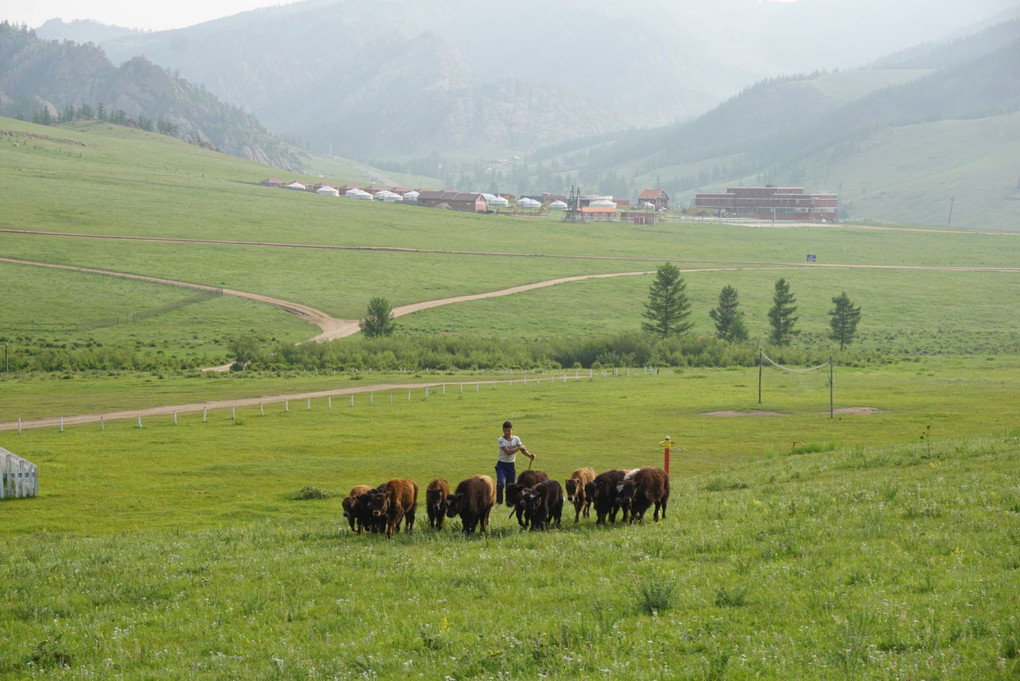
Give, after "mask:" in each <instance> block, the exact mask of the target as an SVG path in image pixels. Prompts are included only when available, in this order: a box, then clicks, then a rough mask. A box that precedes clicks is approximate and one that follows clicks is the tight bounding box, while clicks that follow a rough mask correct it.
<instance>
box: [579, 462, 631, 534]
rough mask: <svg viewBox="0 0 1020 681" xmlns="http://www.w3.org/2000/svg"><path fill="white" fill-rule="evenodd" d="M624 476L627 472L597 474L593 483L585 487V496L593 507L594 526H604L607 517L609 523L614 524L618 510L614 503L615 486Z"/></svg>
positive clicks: (618, 507)
mask: <svg viewBox="0 0 1020 681" xmlns="http://www.w3.org/2000/svg"><path fill="white" fill-rule="evenodd" d="M626 474H627V471H621V470H609V471H606V472H604V473H599V474H598V475H596V476H595V479H594V480H593V481H591V482H589V483H588V484H587V485H585V487H584V493H585V496H586V497H587V498H588V499H590V500H591V504H592V506H594V507H595V516H596V520H595V524H596V525H605V524H606V518H607V517H608V518H609V522H611V523H615V522H616V513H617V512H618V511H619V510H620V506H619V505H618V504H617V502H616V495H617V492H616V486H617V485H618V484H620V483H621V482H623V476H625V475H626Z"/></svg>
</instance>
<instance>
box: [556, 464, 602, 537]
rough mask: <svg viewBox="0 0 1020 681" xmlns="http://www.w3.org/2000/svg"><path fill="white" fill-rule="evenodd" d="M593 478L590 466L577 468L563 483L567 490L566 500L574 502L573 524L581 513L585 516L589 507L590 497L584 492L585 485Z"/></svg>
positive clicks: (579, 517)
mask: <svg viewBox="0 0 1020 681" xmlns="http://www.w3.org/2000/svg"><path fill="white" fill-rule="evenodd" d="M593 480H595V471H594V470H593V469H591V468H578V469H577V470H576V471H574V472H573V473H571V474H570V477H569V478H567V480H566V482H565V483H564V485H563V486H564V487H566V490H567V501H569V502H571V503H572V504H574V511H576V513H575V514H574V524H575V525H576V524H577V523H579V522H580V521H581V514H582V513H584V517H585V518H587V517H588V515H589V513H590V511H589V509H590V508H591V499H589V498H588V497H587V495H586V494H585V492H584V488H585V486H586V485H587V484H588V483H589V482H592V481H593Z"/></svg>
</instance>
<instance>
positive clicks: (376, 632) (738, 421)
mask: <svg viewBox="0 0 1020 681" xmlns="http://www.w3.org/2000/svg"><path fill="white" fill-rule="evenodd" d="M1016 370H1017V368H1016V366H1015V363H1014V365H1013V366H1012V367H1010V366H1008V365H1002V364H994V363H988V362H984V361H981V362H970V363H954V364H940V365H931V366H929V367H927V369H925V368H921V370H920V371H918V372H916V373H915V372H914V371H913V369H912V368H909V367H900V368H894V369H892V370H883V371H874V370H866V371H853V372H849V373H841V374H840V375H839V377H838V380H839V385H840V391H839V393H838V394H839V395H840V399H841V402H840V404H846V405H868V406H872V407H874V408H876V409H877V410H878V411H877V412H875V413H872V414H865V415H844V416H841V417H840V418H838V419H829V418H828V414H827V413H826V412H825V410H824V408H819V406H820V405H819V402H822V403H824V402H825V400H826V398H827V395H826V393H827V391H826V390H825V386H824V385H823V384H822V383H820V382H819V381H820V380H823V379H821V378H820V377H818V378H819V380H812V379H810V378H809V379H807V380H804V379H800V378H794V379H791V381H787V379H786V378H783V377H782V375H780V374H772V375H770V376H769V378H768V379H767V380H768V381H769V383H768V384H767V385H768V388H767V392H766V400H765V405H764V407H765V408H768V409H770V410H774V411H775V412H776V414H777V415H775V416H770V417H758V418H755V417H751V416H744V417H742V418H741V417H737V418H721V417H718V416H712V415H710V414H709V412H712V411H716V410H721V409H736V410H738V411H747V412H749V411H750V410H752V409H755V408H757V407H758V405H757V404H756V401H755V390H754V386H753V380H754V379H753V378H752V376H750V375H746V374H747V373H748V372H743V373H741V372H732V371H720V370H713V371H696V372H685V373H667V372H660V373H659V374H658V375H654V376H652V375H645V374H641V373H638V374H635V375H633V376H629V377H627V376H621V377H613V376H612V375H610V376H609V377H607V378H605V379H603V378H596V379H595V380H593V381H591V382H589V381H581V382H574V381H569V382H567V383H561V382H558V381H546V382H543V383H541V384H537V383H535V382H534V381H531V382H530V383H529V384H528V385H522V384H520V383H518V384H516V385H514V386H512V387H508V386H506V385H499V386H498V387H497V388H496V389H495V390H492V389H489V388H486V389H484V390H481V391H479V392H477V393H476V392H473V391H471V390H468V391H466V392H464V393H460V392H458V391H456V390H450V391H449V392H448V393H447V394H446V395H442V394H441V393H440V392H439V391H438V390H434V391H433V392H432V394H431V396H430V397H429V398H427V399H426V398H424V395H423V392H422V391H421V390H417V391H415V393H414V397H413V400H412V401H410V402H408V401H405V400H404V395H403V393H402V392H401V393H398V395H397V397H398V399H397V400H395V401H394V402H393V403H392V404H391V403H388V402H387V401H386V400H385V399H382V398H383V395H381V394H380V395H377V396H376V397H377V399H376V401H375V403H374V405H369V404H368V402H367V400H366V399H365V398H364V396H361V397H359V399H358V402H357V403H356V404H355V406H353V407H350V406H348V405H346V404H345V403H341V402H339V401H335V403H334V406H333V408H332V409H328V408H327V406H326V404H325V403H324V402H323V401H322V400H317V401H315V402H314V403H313V405H312V409H311V410H305V409H304V408H303V407H302V408H301V409H296V408H292V410H291V411H289V412H284V411H283V410H282V408H281V407H280V405H276V406H275V407H273V408H271V409H267V411H266V413H265V415H260V414H259V412H258V410H257V409H254V408H249V409H246V410H240V411H239V412H238V414H237V419H236V420H231V419H230V417H229V414H227V413H226V412H224V411H223V410H220V411H217V412H213V413H211V414H210V419H209V420H208V422H205V423H203V422H202V419H201V416H200V415H197V414H193V415H190V416H185V417H183V418H182V419H181V420H180V421H179V423H178V424H177V425H174V424H173V423H172V421H170V419H169V417H165V418H163V419H160V420H150V421H147V422H146V424H145V427H144V428H141V429H139V428H137V427H135V425H134V424H133V423H131V422H113V423H110V424H107V426H106V429H105V430H102V431H101V430H99V428H98V427H95V426H88V427H84V426H83V427H75V428H69V429H67V430H65V431H64V432H63V433H61V432H58V431H57V430H56V429H49V430H41V431H29V432H26V433H25V434H23V435H22V436H20V437H18V438H17V439H16V440H15V441H14V442H13V443H11V442H5V445H6V446H8V447H9V448H12V449H15V450H16V451H18V452H20V453H23V454H27V455H31V457H32V458H33V459H34V460H35V461H36V462H37V463H39V464H40V465H41V467H42V470H43V472H44V473H43V485H42V491H41V495H40V497H39V498H37V499H34V500H27V501H7V502H3V511H4V514H5V518H6V519H7V521H8V522H5V523H4V526H3V529H2V530H0V536H3V537H4V539H5V540H6V541H5V544H6V545H7V546H8V549H7V552H6V554H5V560H4V561H3V562H2V563H0V577H2V578H3V580H4V583H5V584H7V586H8V589H7V598H5V599H4V601H3V603H2V605H0V638H2V640H4V641H5V651H6V654H5V655H4V656H3V657H2V660H0V672H2V673H3V674H4V675H9V676H12V677H18V676H21V675H26V674H29V673H31V674H32V675H34V676H36V677H40V678H58V677H61V678H62V677H66V676H67V675H68V674H76V675H91V674H99V675H102V674H104V673H106V672H108V671H109V670H110V669H111V668H112V669H116V670H118V673H121V674H123V675H126V676H133V677H140V676H144V677H146V678H168V679H169V678H180V677H181V676H185V675H187V676H190V677H192V678H223V677H224V676H242V675H244V676H252V675H254V676H255V677H257V678H280V679H308V678H329V677H339V678H343V677H352V676H365V675H367V676H370V677H373V678H386V679H390V678H398V677H403V676H406V675H407V674H408V673H412V674H421V675H422V676H423V677H425V678H433V677H436V676H452V677H454V678H461V677H470V678H475V677H477V678H498V677H499V675H500V674H503V675H506V674H511V675H513V676H515V677H516V676H537V675H542V676H545V677H548V678H562V679H567V678H577V677H578V676H579V675H596V676H598V675H602V676H606V677H612V678H624V679H643V678H651V677H658V676H668V677H670V678H682V679H688V678H689V679H704V678H746V677H748V676H756V677H759V678H768V679H788V678H876V677H877V678H890V679H900V678H915V677H916V676H925V677H927V678H933V677H937V676H939V675H944V676H946V677H951V678H964V677H966V678H996V677H1002V678H1009V677H1011V676H1012V675H1014V674H1015V673H1016V671H1017V664H1018V662H1017V660H1018V653H1017V650H1018V649H1020V630H1018V628H1017V625H1016V622H1015V608H1014V607H1013V604H1014V603H1015V601H1016V599H1017V597H1018V596H1020V594H1018V590H1017V580H1016V571H1017V569H1018V567H1020V555H1018V554H1017V548H1016V547H1017V539H1018V537H1017V536H1016V534H1017V533H1016V514H1017V511H1018V508H1020V507H1018V503H1020V480H1018V478H1017V474H1016V471H1017V470H1018V467H1017V463H1018V461H1017V457H1018V456H1020V442H1018V437H1020V433H1017V432H1016V429H1015V424H1016V422H1017V421H1016V419H1017V417H1018V416H1020V414H1017V413H1016V406H1015V404H1012V403H1010V401H1009V399H1008V395H1009V394H1010V392H1011V390H1012V386H1015V382H1016V376H1015V373H1016ZM750 373H753V370H752V371H751V372H750ZM773 379H779V381H782V382H785V383H786V385H785V387H783V388H782V389H780V388H779V385H778V383H776V382H773ZM798 385H799V387H798ZM985 404H996V405H999V406H1005V407H1008V408H1007V409H1005V410H1003V411H1002V412H1001V413H993V411H992V410H986V409H983V408H982V405H985ZM1010 405H1011V406H1010ZM494 414H495V415H498V416H497V417H495V418H494V416H493V415H494ZM504 415H507V416H511V417H513V418H515V420H516V421H517V423H518V431H519V432H520V433H521V434H522V436H524V439H525V442H527V443H528V445H529V447H530V448H531V450H532V451H534V452H536V453H537V454H538V457H539V458H538V460H537V462H536V468H539V467H541V468H542V469H544V470H547V471H548V472H549V473H550V475H552V476H553V477H554V478H557V479H562V478H564V477H566V476H567V475H568V474H569V472H570V471H571V470H572V469H573V468H574V467H576V466H579V465H592V466H595V467H596V468H597V469H598V470H603V469H605V468H609V467H614V466H624V467H629V466H634V465H641V464H652V465H657V464H659V463H660V462H661V451H660V450H658V448H657V446H656V441H657V440H658V439H659V438H661V437H662V435H663V434H664V433H666V432H669V433H671V434H672V435H673V437H674V439H676V440H677V442H678V445H680V446H681V448H682V449H680V450H677V451H674V452H673V465H672V467H671V469H672V483H673V484H672V495H671V501H670V505H669V508H668V513H667V519H666V521H665V522H661V523H658V524H656V523H653V522H651V521H650V520H649V521H647V522H646V523H645V524H644V525H642V526H624V525H622V524H620V523H617V524H616V525H613V526H610V527H606V528H600V527H595V526H594V523H593V520H591V519H585V520H582V521H581V523H580V524H579V525H577V526H575V525H574V524H573V521H572V515H571V516H568V518H570V519H569V520H566V522H564V523H563V526H562V528H561V529H554V530H552V531H550V532H548V533H546V534H534V533H521V532H519V530H518V529H517V526H516V522H515V521H514V520H511V519H509V518H508V517H507V515H506V509H499V510H497V511H496V512H494V513H493V517H492V528H491V530H490V532H489V534H488V536H486V537H474V538H470V539H464V538H462V537H460V536H459V535H460V533H459V529H460V528H459V522H458V521H448V524H447V527H446V529H444V530H442V531H441V532H432V531H430V530H428V529H427V524H426V522H425V517H424V516H425V514H424V510H423V509H419V514H418V515H419V517H418V520H417V523H416V527H415V531H414V533H413V534H411V535H406V534H401V535H399V536H397V537H396V538H395V539H393V540H391V541H386V540H385V539H383V538H381V537H379V536H356V535H353V534H352V533H350V531H349V530H348V529H347V528H346V525H345V524H344V523H343V521H342V519H341V518H340V513H339V502H340V497H339V496H331V495H336V494H337V493H341V494H342V492H343V491H345V490H346V489H347V488H348V487H349V486H350V485H352V484H354V483H361V482H368V483H371V484H376V483H378V482H381V481H383V480H385V479H387V478H389V477H392V476H394V475H399V476H404V475H408V476H411V477H412V478H414V479H415V480H417V481H418V482H419V484H420V485H422V486H424V484H425V483H426V482H427V481H428V480H429V479H431V478H432V477H433V476H436V475H439V476H443V477H446V478H448V479H449V480H451V481H454V482H455V481H458V480H460V479H462V478H463V477H466V476H468V475H470V474H473V473H476V472H489V470H490V468H491V464H492V462H491V459H492V457H493V451H492V448H493V446H494V438H495V435H497V434H498V432H497V431H496V430H495V427H496V426H497V425H498V421H499V420H500V419H502V418H503V417H504ZM989 431H990V432H992V433H994V434H993V435H975V434H974V433H981V432H989ZM925 433H927V434H928V435H929V438H930V439H929V440H927V441H924V440H919V439H918V436H919V435H921V434H925ZM305 488H312V489H305ZM302 490H305V491H304V493H303V494H302V493H301V492H302ZM314 490H319V491H321V492H324V493H325V498H318V499H316V498H310V499H309V498H306V497H308V495H309V492H313V491H314ZM168 502H170V503H168ZM506 594H511V595H512V596H510V598H512V599H513V603H509V604H508V603H507V602H506V599H507V598H508V596H507V595H506ZM520 599H524V600H526V601H527V602H528V603H531V604H541V607H539V606H538V605H533V606H519V605H514V603H518V602H519V601H520ZM519 607H525V615H526V616H524V617H520V616H519V615H520V611H519V610H518V608H519ZM529 608H530V609H529ZM653 634H654V635H653Z"/></svg>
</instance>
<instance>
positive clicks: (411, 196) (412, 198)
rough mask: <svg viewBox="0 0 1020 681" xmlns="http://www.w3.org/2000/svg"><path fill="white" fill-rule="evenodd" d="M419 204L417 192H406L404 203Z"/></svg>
mask: <svg viewBox="0 0 1020 681" xmlns="http://www.w3.org/2000/svg"><path fill="white" fill-rule="evenodd" d="M417 202H418V192H416V191H415V190H413V189H412V190H411V191H409V192H404V203H417Z"/></svg>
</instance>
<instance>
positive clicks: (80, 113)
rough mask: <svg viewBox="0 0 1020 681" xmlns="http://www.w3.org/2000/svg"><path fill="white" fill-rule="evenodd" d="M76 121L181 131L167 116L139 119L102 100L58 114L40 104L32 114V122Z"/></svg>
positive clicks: (197, 141)
mask: <svg viewBox="0 0 1020 681" xmlns="http://www.w3.org/2000/svg"><path fill="white" fill-rule="evenodd" d="M76 121H103V122H104V123H113V124H114V125H123V126H125V127H128V128H139V129H140V130H145V131H146V132H158V133H159V134H161V135H169V136H170V137H177V136H178V134H179V133H180V127H179V126H178V125H177V124H176V123H174V122H172V121H168V120H166V119H165V118H160V119H158V120H157V121H155V123H154V122H153V121H152V119H151V118H146V117H145V116H142V115H139V116H138V118H137V119H136V118H131V117H130V116H128V115H127V112H126V111H124V109H114V110H112V111H107V109H106V106H105V105H104V104H103V103H102V102H100V103H99V104H98V105H96V108H95V109H93V108H92V106H91V105H89V104H88V103H83V104H81V105H80V106H78V107H77V108H75V106H74V105H73V104H68V105H67V106H65V107H64V109H63V110H62V111H58V112H57V113H56V114H54V113H53V112H52V111H50V107H48V106H40V107H39V108H38V109H37V110H36V111H35V113H33V114H32V122H33V123H35V124H37V125H60V124H63V123H74V122H76ZM188 141H190V142H192V143H195V144H199V145H200V146H207V147H209V148H212V149H215V146H214V145H213V144H211V143H209V142H208V140H206V141H205V143H203V142H202V140H201V139H194V138H192V139H189V140H188Z"/></svg>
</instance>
